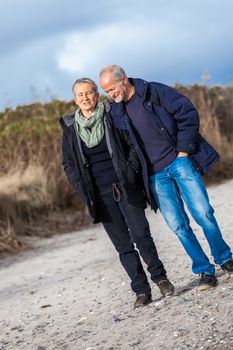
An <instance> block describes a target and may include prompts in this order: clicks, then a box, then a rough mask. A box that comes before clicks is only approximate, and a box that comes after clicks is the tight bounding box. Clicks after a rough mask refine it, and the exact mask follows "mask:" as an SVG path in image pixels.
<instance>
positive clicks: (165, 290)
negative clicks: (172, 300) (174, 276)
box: [156, 278, 175, 297]
mask: <svg viewBox="0 0 233 350" xmlns="http://www.w3.org/2000/svg"><path fill="white" fill-rule="evenodd" d="M156 284H157V286H158V287H159V290H160V292H161V294H162V295H163V296H164V297H168V296H171V295H172V294H173V293H174V290H175V287H174V286H173V284H172V283H171V282H170V281H169V279H168V278H165V279H163V280H160V281H159V282H157V283H156Z"/></svg>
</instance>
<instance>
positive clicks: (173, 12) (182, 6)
mask: <svg viewBox="0 0 233 350" xmlns="http://www.w3.org/2000/svg"><path fill="white" fill-rule="evenodd" d="M232 16H233V1H232V0H221V1H219V0H166V1H164V0H117V1H115V0H108V1H107V0H105V1H104V0H82V1H81V0H56V1H55V0H7V1H1V3H0V43H1V47H0V110H3V109H4V108H5V107H15V106H16V105H19V104H28V103H31V102H32V101H35V100H38V99H39V100H41V101H49V100H50V99H51V98H59V99H65V100H70V99H71V98H72V95H71V85H72V83H73V81H74V80H75V79H76V78H80V77H83V76H88V77H91V78H92V79H94V80H96V81H98V72H99V70H100V69H101V68H102V67H103V66H105V65H107V64H111V63H116V64H119V65H121V66H123V67H124V68H125V70H126V72H127V73H128V75H129V76H134V77H142V78H144V79H147V80H153V81H160V82H163V83H166V84H170V85H174V84H175V83H176V82H179V83H183V84H192V83H202V82H203V81H206V82H208V84H209V85H214V84H222V85H225V84H230V83H232V82H233V17H232ZM203 75H204V76H205V77H206V78H203Z"/></svg>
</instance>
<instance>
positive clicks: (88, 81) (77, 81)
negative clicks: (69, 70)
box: [72, 78, 98, 94]
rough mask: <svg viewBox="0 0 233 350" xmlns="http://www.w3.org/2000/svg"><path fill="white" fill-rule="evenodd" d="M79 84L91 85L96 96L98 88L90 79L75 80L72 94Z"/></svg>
mask: <svg viewBox="0 0 233 350" xmlns="http://www.w3.org/2000/svg"><path fill="white" fill-rule="evenodd" d="M79 84H90V85H92V87H93V89H94V91H95V92H96V93H97V94H98V87H97V85H96V83H95V82H94V80H92V79H90V78H80V79H77V80H75V82H74V84H73V86H72V92H73V94H74V90H75V87H76V86H77V85H79Z"/></svg>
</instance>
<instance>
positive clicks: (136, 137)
mask: <svg viewBox="0 0 233 350" xmlns="http://www.w3.org/2000/svg"><path fill="white" fill-rule="evenodd" d="M99 78H100V85H101V87H102V89H103V90H104V92H105V93H106V94H107V95H108V96H109V97H110V98H111V99H112V100H113V102H111V103H109V102H108V101H107V100H106V101H104V102H99V93H98V89H97V85H96V83H95V82H94V81H93V80H91V79H89V78H81V79H78V80H76V81H75V82H74V85H73V89H72V91H73V95H74V100H75V103H76V105H77V106H78V108H77V110H76V111H75V112H74V113H71V114H69V115H65V116H63V117H61V119H60V123H61V126H62V128H63V139H62V158H63V159H62V164H63V168H64V171H65V173H66V176H67V178H68V180H69V182H70V183H71V184H72V186H73V187H74V189H75V191H76V192H77V194H78V195H79V197H80V198H81V200H82V201H83V202H84V203H85V205H86V206H87V207H88V209H89V212H90V215H91V216H92V218H93V223H98V222H102V224H103V227H104V229H105V231H106V233H107V234H108V236H109V238H110V240H111V241H112V243H113V245H114V247H115V249H116V251H117V252H118V254H119V258H120V262H121V264H122V266H123V268H124V269H125V271H126V272H127V274H128V276H129V278H130V281H131V288H132V291H133V292H134V293H135V294H136V299H135V302H134V308H137V307H141V306H144V305H146V304H148V303H150V302H151V301H152V296H151V287H150V284H149V282H148V279H147V275H146V273H145V271H144V269H143V266H142V262H141V258H142V259H143V261H144V263H145V264H146V266H147V270H148V272H149V274H150V277H151V280H152V281H153V282H154V283H155V284H156V285H157V286H158V288H159V290H160V292H161V294H162V295H163V296H170V295H172V294H173V292H174V286H173V284H172V283H171V282H170V281H169V279H168V277H167V273H166V270H165V267H164V265H163V263H162V261H161V260H160V259H159V257H158V252H157V249H156V246H155V243H154V241H153V238H152V235H151V232H150V227H149V224H148V221H147V219H146V216H145V208H146V202H148V203H149V204H150V206H151V207H152V208H153V209H154V210H155V211H156V210H157V209H158V208H159V210H160V212H161V214H162V215H163V217H164V219H165V221H166V223H167V225H168V226H169V228H170V229H171V231H173V232H174V233H175V234H176V235H177V237H178V239H179V240H180V242H181V244H182V245H183V248H184V250H185V251H186V253H187V254H188V255H189V257H190V259H191V261H192V271H193V273H194V274H198V275H199V276H200V278H199V285H198V287H197V290H198V291H204V290H207V289H209V288H213V287H215V286H217V284H218V280H217V278H216V276H215V266H214V264H213V263H211V262H210V260H209V258H208V257H207V255H206V253H205V252H204V250H203V249H202V247H201V245H200V243H199V241H198V240H197V238H196V236H195V234H194V232H193V230H192V228H191V226H190V222H189V218H188V215H187V213H186V211H185V209H184V203H185V204H186V206H187V208H188V210H189V212H190V214H191V215H192V217H193V219H194V220H195V221H196V222H197V223H198V224H199V225H200V226H201V228H202V230H203V233H204V235H205V238H206V240H207V242H208V244H209V247H210V251H211V255H212V257H213V260H214V263H215V264H218V265H220V266H221V268H222V270H223V271H225V272H226V273H228V274H229V275H231V276H233V260H232V252H231V249H230V247H229V246H228V245H227V243H226V242H225V241H224V239H223V237H222V233H221V231H220V228H219V226H218V223H217V221H216V219H215V216H214V210H213V208H212V206H211V204H210V202H209V198H208V194H207V191H206V188H205V186H204V184H203V181H202V178H201V175H202V174H205V173H207V172H208V171H209V170H210V169H211V168H212V166H213V165H214V164H215V163H216V162H217V160H218V159H219V155H218V154H217V152H216V151H215V150H214V149H213V148H212V146H211V145H209V144H208V143H207V141H206V140H205V139H204V138H203V137H202V136H201V134H200V133H199V116H198V112H197V110H196V109H195V107H194V106H193V105H192V103H191V101H190V100H189V99H188V98H187V97H185V96H184V95H182V94H181V93H180V92H178V91H177V90H175V89H174V88H171V87H169V86H166V85H164V84H161V83H156V82H150V83H149V82H147V81H145V80H142V79H133V78H128V77H127V75H126V73H125V71H124V69H123V68H121V67H119V66H117V65H110V66H107V67H105V68H103V69H102V70H101V72H100V75H99ZM136 248H137V249H136ZM140 256H141V258H140Z"/></svg>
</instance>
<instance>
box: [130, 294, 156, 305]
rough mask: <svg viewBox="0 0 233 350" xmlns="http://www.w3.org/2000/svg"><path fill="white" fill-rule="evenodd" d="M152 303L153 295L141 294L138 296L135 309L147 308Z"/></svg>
mask: <svg viewBox="0 0 233 350" xmlns="http://www.w3.org/2000/svg"><path fill="white" fill-rule="evenodd" d="M151 302H152V299H151V295H147V294H146V293H141V294H138V295H137V298H136V300H135V302H134V309H137V308H138V307H141V306H145V305H147V304H149V303H151Z"/></svg>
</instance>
